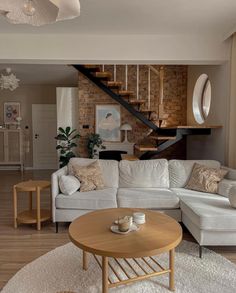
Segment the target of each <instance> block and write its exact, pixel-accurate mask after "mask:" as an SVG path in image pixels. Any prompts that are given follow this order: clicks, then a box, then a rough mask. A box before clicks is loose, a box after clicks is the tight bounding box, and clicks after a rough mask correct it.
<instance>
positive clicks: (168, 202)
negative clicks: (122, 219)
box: [117, 188, 179, 209]
mask: <svg viewBox="0 0 236 293" xmlns="http://www.w3.org/2000/svg"><path fill="white" fill-rule="evenodd" d="M117 202H118V207H129V208H147V209H178V208H179V198H178V197H177V196H176V195H175V194H174V193H173V192H172V191H171V190H169V189H165V188H119V189H118V195H117Z"/></svg>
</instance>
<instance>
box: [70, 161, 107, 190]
mask: <svg viewBox="0 0 236 293" xmlns="http://www.w3.org/2000/svg"><path fill="white" fill-rule="evenodd" d="M73 171H74V176H75V177H77V178H78V179H79V181H80V191H81V192H85V191H91V190H95V189H103V188H104V187H105V185H104V181H103V176H102V171H101V168H100V165H99V162H98V161H95V162H94V163H92V164H90V165H88V166H79V165H74V166H73Z"/></svg>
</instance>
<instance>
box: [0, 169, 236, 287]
mask: <svg viewBox="0 0 236 293" xmlns="http://www.w3.org/2000/svg"><path fill="white" fill-rule="evenodd" d="M51 173H52V171H45V170H38V171H26V172H24V174H21V173H20V172H19V171H0V288H2V287H3V286H4V284H5V283H6V282H7V281H8V280H9V279H10V278H11V277H12V276H13V275H14V274H15V273H16V272H17V271H18V270H19V269H20V268H22V267H23V266H24V265H25V264H27V263H29V262H31V261H32V260H34V259H36V258H38V257H39V256H40V255H43V254H45V253H46V252H48V251H50V250H52V249H54V248H56V247H58V246H60V245H63V244H66V243H68V242H69V238H68V234H67V231H68V225H66V224H65V225H60V228H59V233H58V234H56V233H55V228H54V225H53V224H52V223H45V224H43V226H42V230H41V231H36V229H35V227H34V226H29V225H20V226H19V228H18V229H14V228H13V216H12V186H13V185H14V184H16V183H18V182H20V181H22V180H28V179H45V180H50V175H51ZM27 199H28V197H27V196H25V195H24V194H22V195H21V196H20V197H19V205H18V206H19V208H20V209H21V210H24V209H27V207H28V205H27V204H28V202H27ZM41 202H42V206H43V207H45V208H47V207H49V193H48V192H44V193H43V194H42V201H41ZM184 239H186V240H190V241H194V239H193V238H192V237H191V235H190V234H189V233H188V232H187V231H185V232H184ZM211 249H214V250H215V251H216V252H218V253H221V254H222V255H224V256H225V257H227V258H228V259H229V260H231V261H233V262H234V263H236V247H214V248H211Z"/></svg>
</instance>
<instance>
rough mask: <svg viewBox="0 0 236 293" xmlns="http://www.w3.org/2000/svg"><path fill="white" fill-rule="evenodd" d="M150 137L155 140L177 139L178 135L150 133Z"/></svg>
mask: <svg viewBox="0 0 236 293" xmlns="http://www.w3.org/2000/svg"><path fill="white" fill-rule="evenodd" d="M148 137H149V138H151V139H155V140H175V139H176V136H158V135H149V136H148Z"/></svg>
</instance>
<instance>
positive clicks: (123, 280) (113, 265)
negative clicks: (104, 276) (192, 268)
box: [93, 254, 171, 288]
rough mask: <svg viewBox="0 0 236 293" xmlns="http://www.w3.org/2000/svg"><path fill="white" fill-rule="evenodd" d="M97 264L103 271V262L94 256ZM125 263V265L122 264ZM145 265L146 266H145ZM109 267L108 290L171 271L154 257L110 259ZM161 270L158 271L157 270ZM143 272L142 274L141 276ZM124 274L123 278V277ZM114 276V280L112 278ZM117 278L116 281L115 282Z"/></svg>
mask: <svg viewBox="0 0 236 293" xmlns="http://www.w3.org/2000/svg"><path fill="white" fill-rule="evenodd" d="M93 256H94V258H95V260H96V262H97V263H98V265H99V267H100V268H101V269H102V260H101V258H100V257H98V256H96V255H94V254H93ZM122 262H123V264H122ZM143 264H144V265H143ZM108 266H109V268H110V272H111V274H108V288H114V287H117V286H120V285H125V284H128V283H131V282H136V281H140V280H144V279H147V278H151V277H155V276H160V275H163V274H169V273H170V272H171V270H170V269H165V268H164V267H163V266H162V265H161V264H160V263H159V262H158V261H156V260H155V259H154V258H153V257H143V258H129V259H126V258H119V259H116V258H109V260H108ZM155 267H157V268H159V270H157V268H155ZM140 272H142V274H140ZM121 274H122V276H121ZM112 275H113V278H112ZM114 277H115V279H116V280H113V279H114Z"/></svg>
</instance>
